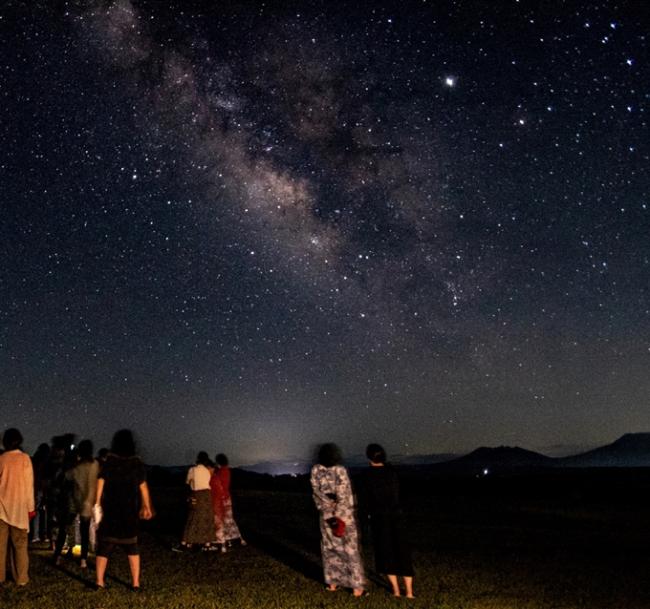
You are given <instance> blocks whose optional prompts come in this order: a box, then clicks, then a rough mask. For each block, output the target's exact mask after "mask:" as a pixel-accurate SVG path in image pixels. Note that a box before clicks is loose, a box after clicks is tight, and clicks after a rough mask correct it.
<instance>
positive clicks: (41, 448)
mask: <svg viewBox="0 0 650 609" xmlns="http://www.w3.org/2000/svg"><path fill="white" fill-rule="evenodd" d="M49 456H50V445H49V444H48V443H47V442H42V443H41V444H39V445H38V448H37V449H36V452H35V453H34V459H36V460H42V461H45V460H46V459H47V458H48V457H49Z"/></svg>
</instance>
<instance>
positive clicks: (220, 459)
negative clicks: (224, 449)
mask: <svg viewBox="0 0 650 609" xmlns="http://www.w3.org/2000/svg"><path fill="white" fill-rule="evenodd" d="M214 460H215V461H216V462H217V465H218V466H219V467H224V466H226V465H228V457H226V455H224V454H223V453H219V454H218V455H217V456H216V457H215V458H214Z"/></svg>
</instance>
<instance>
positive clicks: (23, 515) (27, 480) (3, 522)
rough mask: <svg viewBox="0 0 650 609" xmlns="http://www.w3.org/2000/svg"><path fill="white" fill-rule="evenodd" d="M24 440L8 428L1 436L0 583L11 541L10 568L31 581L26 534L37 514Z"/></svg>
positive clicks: (17, 576) (18, 577)
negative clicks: (24, 450)
mask: <svg viewBox="0 0 650 609" xmlns="http://www.w3.org/2000/svg"><path fill="white" fill-rule="evenodd" d="M22 443H23V436H22V434H21V433H20V431H18V430H17V429H15V428H9V429H7V430H6V431H5V432H4V435H3V436H2V444H3V446H4V447H5V452H4V453H3V454H2V455H0V583H4V581H5V577H6V573H7V557H8V554H9V541H10V540H11V546H12V547H13V556H12V558H13V560H11V561H10V562H11V570H12V575H13V578H14V580H15V581H16V583H17V584H18V585H19V586H25V585H26V584H27V582H28V581H29V575H28V570H29V555H28V553H27V534H28V531H29V519H30V518H33V517H34V516H35V515H36V512H35V509H36V507H35V502H34V471H33V469H32V460H31V459H30V458H29V456H28V455H26V454H25V453H24V452H23V451H22V450H21V449H20V446H21V444H22Z"/></svg>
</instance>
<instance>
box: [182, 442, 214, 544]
mask: <svg viewBox="0 0 650 609" xmlns="http://www.w3.org/2000/svg"><path fill="white" fill-rule="evenodd" d="M211 476H212V463H211V462H210V459H209V457H208V453H206V452H205V451H201V452H200V453H199V454H198V455H197V457H196V464H195V465H194V466H193V467H191V468H190V469H189V471H188V472H187V479H186V482H187V484H188V485H189V487H190V490H191V495H190V498H189V511H188V514H187V521H186V523H185V530H184V532H183V540H182V542H181V545H182V546H184V547H186V548H187V547H191V546H193V545H200V546H201V547H202V549H204V550H209V549H211V546H212V544H213V543H214V542H215V541H216V531H215V526H214V516H213V514H212V502H211V500H210V478H211Z"/></svg>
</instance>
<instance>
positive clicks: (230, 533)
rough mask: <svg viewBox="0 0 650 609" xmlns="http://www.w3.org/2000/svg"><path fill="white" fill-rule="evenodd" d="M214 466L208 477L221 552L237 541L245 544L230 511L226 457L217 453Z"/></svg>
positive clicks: (230, 500) (228, 468)
mask: <svg viewBox="0 0 650 609" xmlns="http://www.w3.org/2000/svg"><path fill="white" fill-rule="evenodd" d="M215 461H216V467H215V469H214V472H213V473H212V478H211V479H210V490H211V494H212V509H213V515H214V525H215V528H216V533H217V544H218V545H219V547H220V548H221V551H222V552H225V551H226V548H227V546H229V545H231V544H232V543H233V542H235V541H239V543H240V544H241V545H242V546H245V545H246V542H245V541H244V539H243V537H242V536H241V533H240V532H239V527H238V526H237V523H236V522H235V517H234V516H233V513H232V497H231V496H230V477H231V476H230V467H229V466H228V457H226V455H224V454H223V453H219V454H218V455H217V456H216V457H215Z"/></svg>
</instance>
